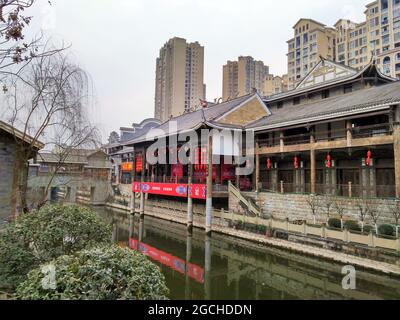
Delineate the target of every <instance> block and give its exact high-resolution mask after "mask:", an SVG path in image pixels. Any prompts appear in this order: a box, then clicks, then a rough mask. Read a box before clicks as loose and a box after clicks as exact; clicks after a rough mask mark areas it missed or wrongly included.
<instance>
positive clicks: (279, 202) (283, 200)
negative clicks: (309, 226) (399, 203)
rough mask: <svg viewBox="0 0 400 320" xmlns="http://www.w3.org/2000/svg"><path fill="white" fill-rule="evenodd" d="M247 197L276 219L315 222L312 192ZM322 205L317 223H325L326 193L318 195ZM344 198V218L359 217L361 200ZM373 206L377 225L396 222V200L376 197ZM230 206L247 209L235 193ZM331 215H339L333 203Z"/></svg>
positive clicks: (342, 199)
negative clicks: (377, 217) (394, 212)
mask: <svg viewBox="0 0 400 320" xmlns="http://www.w3.org/2000/svg"><path fill="white" fill-rule="evenodd" d="M243 195H244V196H246V197H251V198H253V199H254V200H255V202H256V203H257V204H259V205H261V207H262V212H263V214H267V215H272V216H273V217H274V218H277V219H286V218H289V220H290V221H294V220H307V222H308V223H312V222H313V215H312V212H311V208H310V205H309V204H308V203H307V200H308V199H309V195H302V194H280V193H259V194H258V195H257V194H256V193H255V192H247V193H243ZM317 199H318V201H319V203H320V205H319V207H318V209H317V222H318V223H325V222H326V217H327V216H326V207H325V198H324V197H323V196H320V197H317ZM339 199H340V200H341V201H343V203H344V205H343V207H344V208H345V210H344V213H345V216H344V220H355V221H358V220H359V209H358V208H357V202H358V201H359V200H358V199H355V198H352V199H351V198H339ZM371 201H373V207H374V208H376V209H377V212H379V215H380V216H379V220H378V224H384V223H390V224H394V219H393V216H392V214H391V208H392V207H393V206H394V205H395V201H394V200H386V199H373V200H371ZM229 209H230V210H234V211H236V212H241V213H243V212H244V210H243V208H242V207H241V206H240V204H239V201H238V200H237V199H236V197H235V196H233V195H231V194H230V195H229ZM330 217H331V218H339V217H338V215H337V213H336V210H335V208H334V206H332V207H331V214H330ZM365 223H366V224H372V223H373V222H372V219H371V217H370V216H367V217H366V220H365Z"/></svg>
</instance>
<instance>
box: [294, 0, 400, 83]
mask: <svg viewBox="0 0 400 320" xmlns="http://www.w3.org/2000/svg"><path fill="white" fill-rule="evenodd" d="M364 14H365V20H364V21H362V22H360V23H356V22H353V21H350V20H346V19H339V21H338V22H337V23H336V24H335V25H334V28H329V27H326V26H325V25H324V24H322V23H319V22H316V21H314V20H311V19H300V20H299V21H298V22H297V24H296V25H295V26H294V27H293V29H294V37H293V38H292V39H290V40H289V41H288V75H289V84H290V85H289V86H290V88H293V87H295V86H296V84H297V83H299V82H300V81H301V80H302V79H303V77H304V76H305V75H306V74H307V73H308V72H309V71H310V69H312V68H313V67H314V66H315V64H316V62H317V61H318V59H319V56H322V57H324V58H327V59H329V60H334V61H336V62H339V63H341V64H344V65H348V66H350V67H352V68H355V69H358V70H361V69H362V68H364V67H365V66H367V65H368V64H369V63H370V61H371V59H373V58H374V59H376V63H377V65H378V67H379V69H380V70H381V71H382V72H383V73H384V74H385V75H388V76H391V77H392V78H398V79H400V0H376V1H373V2H371V3H369V4H368V5H367V6H366V10H365V12H364Z"/></svg>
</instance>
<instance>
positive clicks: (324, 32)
mask: <svg viewBox="0 0 400 320" xmlns="http://www.w3.org/2000/svg"><path fill="white" fill-rule="evenodd" d="M293 30H294V36H293V38H292V39H290V40H289V41H287V43H288V54H287V59H288V77H289V89H293V88H294V87H295V85H296V84H297V83H298V82H299V81H301V79H303V78H304V77H305V76H306V75H307V74H308V73H309V72H310V70H311V69H312V68H314V67H315V66H316V65H317V63H318V62H319V61H320V57H321V56H322V57H324V58H327V59H329V60H335V39H336V30H335V29H334V28H328V27H326V26H325V25H324V24H322V23H320V22H318V21H315V20H312V19H300V20H299V21H298V22H297V23H296V24H295V25H294V26H293Z"/></svg>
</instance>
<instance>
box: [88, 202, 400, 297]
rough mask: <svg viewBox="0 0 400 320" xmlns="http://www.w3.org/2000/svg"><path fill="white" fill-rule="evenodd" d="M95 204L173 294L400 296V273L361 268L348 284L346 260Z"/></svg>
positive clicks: (117, 237)
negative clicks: (340, 261) (335, 260)
mask: <svg viewBox="0 0 400 320" xmlns="http://www.w3.org/2000/svg"><path fill="white" fill-rule="evenodd" d="M95 210H97V211H98V213H99V214H100V215H101V216H102V217H103V218H104V219H106V221H108V222H109V223H111V224H112V225H113V241H115V242H116V243H119V244H120V245H123V246H129V247H130V248H131V249H132V250H138V251H140V252H142V253H144V254H146V255H147V256H148V257H149V259H150V260H152V261H153V262H155V263H156V264H157V265H158V266H159V267H160V268H161V270H162V273H163V274H164V276H165V278H166V282H167V286H168V288H169V289H170V296H169V298H170V299H174V300H175V299H179V300H183V299H185V300H203V299H213V300H223V299H229V300H236V299H244V300H249V299H260V300H272V299H273V300H277V299H278V300H287V299H292V300H293V299H337V300H342V299H346V300H348V299H358V300H363V299H368V300H369V299H396V300H398V299H400V278H393V277H389V276H385V275H381V274H377V273H372V272H366V271H361V270H357V273H356V290H344V289H343V288H342V280H343V277H344V276H345V275H343V274H342V268H343V267H344V265H340V264H335V263H333V262H330V261H321V260H319V259H316V258H311V257H307V256H302V255H300V254H296V253H291V252H287V251H284V250H280V249H276V248H271V247H267V246H265V245H258V244H254V243H252V242H249V241H242V240H238V239H236V238H233V237H228V236H225V235H220V234H216V233H213V235H212V237H207V236H205V234H204V232H203V231H202V230H197V229H195V230H194V231H193V233H192V234H189V233H188V232H187V231H186V227H185V226H183V225H180V224H175V223H171V222H167V221H164V220H159V219H155V218H152V217H145V218H144V219H140V218H139V217H137V216H136V217H130V216H129V215H128V214H126V213H120V212H116V211H110V210H107V209H103V208H96V209H95Z"/></svg>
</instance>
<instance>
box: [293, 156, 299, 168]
mask: <svg viewBox="0 0 400 320" xmlns="http://www.w3.org/2000/svg"><path fill="white" fill-rule="evenodd" d="M294 168H295V169H298V168H299V158H297V157H294Z"/></svg>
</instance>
